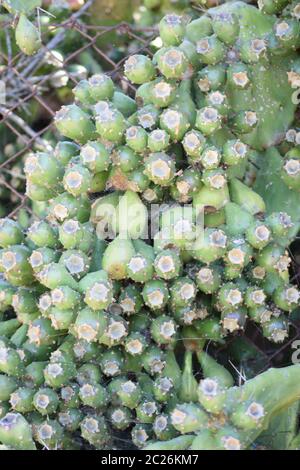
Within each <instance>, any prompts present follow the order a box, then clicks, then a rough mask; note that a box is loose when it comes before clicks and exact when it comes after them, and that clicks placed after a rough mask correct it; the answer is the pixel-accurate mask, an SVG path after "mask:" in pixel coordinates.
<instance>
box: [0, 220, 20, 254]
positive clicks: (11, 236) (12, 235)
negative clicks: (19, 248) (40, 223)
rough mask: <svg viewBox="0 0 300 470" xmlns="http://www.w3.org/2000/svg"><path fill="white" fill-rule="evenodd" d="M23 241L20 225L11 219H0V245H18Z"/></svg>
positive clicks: (3, 246)
mask: <svg viewBox="0 0 300 470" xmlns="http://www.w3.org/2000/svg"><path fill="white" fill-rule="evenodd" d="M23 241H24V235H23V233H22V228H21V227H20V225H19V224H18V223H17V222H15V221H14V220H11V219H0V246H1V248H6V247H8V246H10V245H19V244H21V243H22V242H23Z"/></svg>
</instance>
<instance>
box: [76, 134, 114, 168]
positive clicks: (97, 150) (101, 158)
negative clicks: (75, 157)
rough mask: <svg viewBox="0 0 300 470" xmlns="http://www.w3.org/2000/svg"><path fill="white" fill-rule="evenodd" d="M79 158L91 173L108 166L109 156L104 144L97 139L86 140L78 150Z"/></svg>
mask: <svg viewBox="0 0 300 470" xmlns="http://www.w3.org/2000/svg"><path fill="white" fill-rule="evenodd" d="M80 159H81V162H82V164H83V165H85V166H86V167H87V168H88V169H89V170H90V171H91V172H92V173H99V172H102V171H105V170H107V169H108V168H109V165H110V157H109V153H108V151H107V150H106V148H105V146H104V145H103V144H101V143H100V142H97V141H91V142H87V143H86V144H85V145H84V146H83V147H82V148H81V150H80Z"/></svg>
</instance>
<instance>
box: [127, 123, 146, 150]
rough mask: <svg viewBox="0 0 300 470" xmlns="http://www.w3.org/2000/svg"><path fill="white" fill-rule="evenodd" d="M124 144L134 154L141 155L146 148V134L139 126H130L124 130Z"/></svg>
mask: <svg viewBox="0 0 300 470" xmlns="http://www.w3.org/2000/svg"><path fill="white" fill-rule="evenodd" d="M125 137H126V144H127V145H128V147H130V148H131V149H132V150H134V151H135V152H138V153H141V152H143V151H144V150H145V149H146V147H147V141H148V134H147V131H146V130H145V129H144V128H143V127H141V126H131V127H128V128H127V129H126V135H125Z"/></svg>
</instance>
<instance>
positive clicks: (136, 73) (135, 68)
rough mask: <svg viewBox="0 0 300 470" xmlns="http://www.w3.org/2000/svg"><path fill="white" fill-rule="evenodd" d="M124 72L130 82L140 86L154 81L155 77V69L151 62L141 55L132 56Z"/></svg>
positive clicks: (127, 61)
mask: <svg viewBox="0 0 300 470" xmlns="http://www.w3.org/2000/svg"><path fill="white" fill-rule="evenodd" d="M124 72H125V76H126V77H127V78H128V80H130V81H131V82H132V83H135V84H138V85H141V84H143V83H146V82H148V81H149V80H152V79H153V78H154V76H155V68H154V66H153V64H152V62H151V60H150V59H149V57H147V56H144V55H141V54H135V55H132V56H131V57H129V59H127V60H126V62H125V64H124Z"/></svg>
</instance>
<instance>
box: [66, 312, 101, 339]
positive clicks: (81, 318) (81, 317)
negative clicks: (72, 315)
mask: <svg viewBox="0 0 300 470" xmlns="http://www.w3.org/2000/svg"><path fill="white" fill-rule="evenodd" d="M106 326H107V319H106V317H105V315H104V313H103V312H102V311H94V310H92V309H90V308H88V307H86V308H84V309H83V310H81V311H80V312H79V313H78V316H77V318H76V321H75V323H74V326H73V330H74V334H75V335H76V337H77V338H78V339H83V340H85V341H88V342H94V341H98V340H99V339H100V338H101V336H102V335H103V333H104V331H105V328H106Z"/></svg>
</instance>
